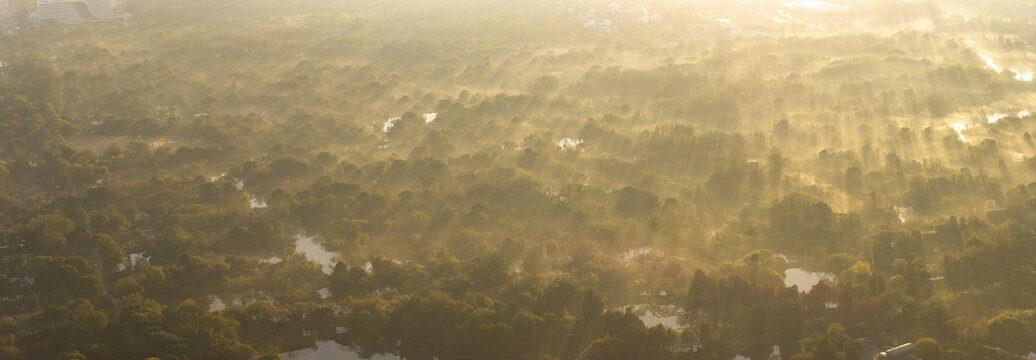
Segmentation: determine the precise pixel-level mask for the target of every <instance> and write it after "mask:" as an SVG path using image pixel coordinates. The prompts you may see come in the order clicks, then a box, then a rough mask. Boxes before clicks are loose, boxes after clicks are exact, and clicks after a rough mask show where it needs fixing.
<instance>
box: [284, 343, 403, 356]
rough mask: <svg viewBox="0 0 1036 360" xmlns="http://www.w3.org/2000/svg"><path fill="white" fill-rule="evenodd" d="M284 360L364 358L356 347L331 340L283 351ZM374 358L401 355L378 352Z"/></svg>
mask: <svg viewBox="0 0 1036 360" xmlns="http://www.w3.org/2000/svg"><path fill="white" fill-rule="evenodd" d="M281 359H282V360H360V359H364V358H363V357H361V356H360V354H358V353H357V351H356V349H354V348H352V347H349V346H343V345H341V344H339V343H336V342H334V341H331V340H327V341H317V343H316V344H314V345H313V347H311V348H308V349H302V350H295V351H287V352H283V353H281ZM370 359H372V360H399V359H400V357H399V356H396V355H391V354H387V355H386V354H377V355H374V356H373V357H371V358H370Z"/></svg>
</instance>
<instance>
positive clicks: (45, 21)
mask: <svg viewBox="0 0 1036 360" xmlns="http://www.w3.org/2000/svg"><path fill="white" fill-rule="evenodd" d="M129 17H130V15H129V14H126V13H123V12H120V11H116V9H115V0H37V1H36V11H35V12H32V13H31V14H30V18H31V19H32V21H33V23H35V24H37V25H40V26H47V25H67V24H80V23H85V22H98V21H108V20H126V19H128V18H129Z"/></svg>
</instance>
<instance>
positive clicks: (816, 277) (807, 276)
mask: <svg viewBox="0 0 1036 360" xmlns="http://www.w3.org/2000/svg"><path fill="white" fill-rule="evenodd" d="M834 279H835V276H834V275H833V274H829V273H823V272H812V271H806V270H802V269H799V268H791V269H788V270H784V286H788V287H791V286H792V285H797V286H798V287H799V291H809V290H810V289H812V288H813V286H814V285H816V284H818V283H820V280H828V281H834Z"/></svg>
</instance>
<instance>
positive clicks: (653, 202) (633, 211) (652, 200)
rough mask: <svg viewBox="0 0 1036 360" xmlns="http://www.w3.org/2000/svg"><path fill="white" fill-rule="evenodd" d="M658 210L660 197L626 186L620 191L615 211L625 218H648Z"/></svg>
mask: <svg viewBox="0 0 1036 360" xmlns="http://www.w3.org/2000/svg"><path fill="white" fill-rule="evenodd" d="M656 208H658V196H657V195H655V194H652V193H650V192H647V191H644V190H640V189H637V188H635V187H632V186H626V187H624V188H622V190H619V195H618V197H617V198H616V200H615V210H617V211H618V212H619V213H620V214H623V215H625V216H647V215H651V213H653V212H654V211H655V209H656Z"/></svg>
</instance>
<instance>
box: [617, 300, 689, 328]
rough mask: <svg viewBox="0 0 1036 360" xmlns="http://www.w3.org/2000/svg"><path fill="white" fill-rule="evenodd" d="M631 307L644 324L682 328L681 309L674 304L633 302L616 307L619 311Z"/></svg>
mask: <svg viewBox="0 0 1036 360" xmlns="http://www.w3.org/2000/svg"><path fill="white" fill-rule="evenodd" d="M626 309H629V310H630V311H631V312H633V314H634V315H637V317H638V318H640V321H642V322H643V323H644V326H647V327H654V326H655V325H662V326H665V327H667V328H670V329H676V330H679V329H682V328H683V326H681V325H680V311H679V310H678V309H677V308H676V307H675V306H672V305H651V304H631V305H624V306H619V307H616V308H614V309H613V310H617V311H626Z"/></svg>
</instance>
